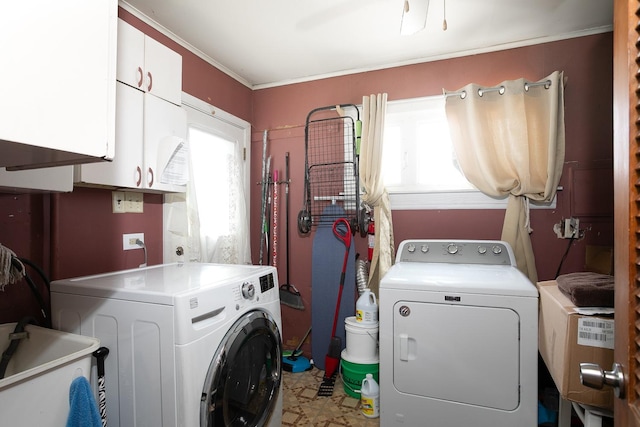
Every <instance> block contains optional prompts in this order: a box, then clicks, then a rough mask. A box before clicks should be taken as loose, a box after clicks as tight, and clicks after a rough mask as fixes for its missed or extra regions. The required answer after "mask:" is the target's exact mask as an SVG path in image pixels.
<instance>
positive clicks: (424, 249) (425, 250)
mask: <svg viewBox="0 0 640 427" xmlns="http://www.w3.org/2000/svg"><path fill="white" fill-rule="evenodd" d="M420 250H421V251H422V253H423V254H426V253H427V252H429V245H422V246H421V247H420Z"/></svg>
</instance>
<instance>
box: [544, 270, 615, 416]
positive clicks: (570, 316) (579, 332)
mask: <svg viewBox="0 0 640 427" xmlns="http://www.w3.org/2000/svg"><path fill="white" fill-rule="evenodd" d="M538 290H539V291H540V316H539V330H538V348H539V351H540V355H541V356H542V359H543V360H544V363H545V364H546V365H547V368H548V369H549V372H550V373H551V377H552V378H553V381H554V382H555V384H556V387H557V388H558V391H559V392H560V395H561V396H562V397H563V398H564V399H567V400H571V401H574V402H578V403H583V404H587V405H593V406H597V407H601V408H607V409H612V408H613V399H614V397H613V389H612V388H611V387H605V388H603V389H602V390H596V389H593V388H589V387H585V386H583V385H582V384H581V383H580V363H597V364H598V365H600V367H601V368H602V369H604V370H607V371H608V370H611V367H612V366H613V318H611V317H606V316H584V315H581V314H578V313H577V312H576V311H575V309H576V307H575V306H574V305H573V303H572V302H571V300H570V299H569V298H567V297H566V296H565V295H564V294H563V293H562V292H561V291H560V289H558V285H557V283H556V281H555V280H550V281H546V282H539V283H538Z"/></svg>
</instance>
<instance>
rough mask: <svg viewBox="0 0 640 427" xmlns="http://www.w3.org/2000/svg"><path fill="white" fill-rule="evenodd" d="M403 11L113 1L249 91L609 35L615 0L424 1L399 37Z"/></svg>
mask: <svg viewBox="0 0 640 427" xmlns="http://www.w3.org/2000/svg"><path fill="white" fill-rule="evenodd" d="M409 1H410V3H411V1H418V0H409ZM445 2H446V3H445ZM403 4H404V0H321V1H320V0H306V1H305V0H271V1H268V0H126V2H125V1H123V0H120V5H121V6H122V7H123V8H125V9H126V10H127V11H129V12H132V13H133V14H134V15H136V16H138V17H139V18H142V19H143V20H144V21H145V22H147V23H149V24H151V25H152V26H154V27H155V28H157V29H159V30H160V31H162V32H163V33H165V34H166V35H168V36H170V37H172V38H173V39H174V40H176V41H178V42H179V43H180V44H182V45H183V46H185V47H188V48H190V49H191V50H194V51H195V52H196V53H198V54H199V55H200V56H201V57H203V58H204V59H205V60H207V61H209V62H210V63H212V64H214V65H215V66H217V67H218V68H220V69H221V70H222V71H224V72H225V73H227V74H229V75H230V76H232V77H234V78H235V79H237V80H239V81H240V82H242V83H243V84H245V85H247V86H248V87H251V88H256V89H257V88H263V87H270V86H277V85H282V84H287V83H293V82H299V81H307V80H313V79H318V78H322V77H329V76H335V75H341V74H348V73H354V72H361V71H367V70H375V69H381V68H388V67H391V66H397V65H405V64H413V63H418V62H426V61H432V60H438V59H444V58H451V57H456V56H463V55H469V54H474V53H481V52H488V51H494V50H500V49H506V48H512V47H518V46H526V45H530V44H535V43H541V42H547V41H553V40H559V39H564V38H570V37H577V36H582V35H588V34H595V33H601V32H606V31H612V29H613V0H430V3H429V8H428V13H427V25H426V29H425V30H423V31H421V32H418V33H416V34H413V35H410V36H401V35H400V21H401V17H402V9H403ZM445 5H446V9H445ZM445 10H446V21H447V30H446V31H443V25H442V24H443V18H444V15H445V14H444V12H445Z"/></svg>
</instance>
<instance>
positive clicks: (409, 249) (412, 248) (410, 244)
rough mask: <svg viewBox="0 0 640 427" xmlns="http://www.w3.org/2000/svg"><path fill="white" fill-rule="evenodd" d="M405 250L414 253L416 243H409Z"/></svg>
mask: <svg viewBox="0 0 640 427" xmlns="http://www.w3.org/2000/svg"><path fill="white" fill-rule="evenodd" d="M407 251H408V252H409V253H414V252H415V251H416V245H414V244H413V243H409V245H408V246H407Z"/></svg>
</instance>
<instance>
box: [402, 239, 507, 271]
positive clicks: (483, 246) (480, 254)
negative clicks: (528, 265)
mask: <svg viewBox="0 0 640 427" xmlns="http://www.w3.org/2000/svg"><path fill="white" fill-rule="evenodd" d="M396 262H424V263H451V264H483V265H513V266H515V265H516V263H515V258H514V256H513V251H512V250H511V246H509V244H508V243H507V242H503V241H499V240H405V241H403V242H402V243H401V244H400V247H399V248H398V255H397V256H396Z"/></svg>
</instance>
